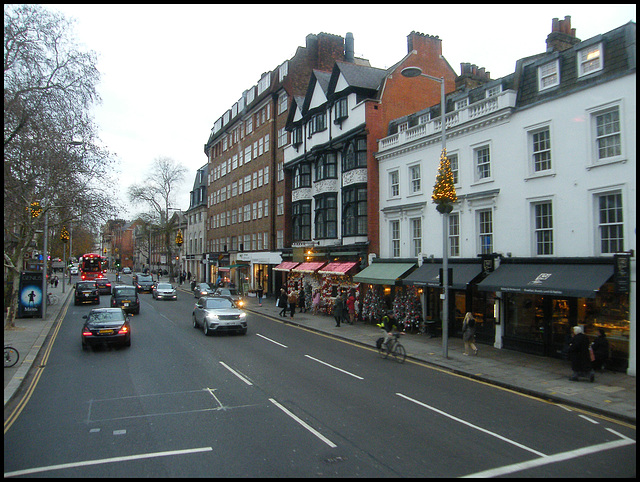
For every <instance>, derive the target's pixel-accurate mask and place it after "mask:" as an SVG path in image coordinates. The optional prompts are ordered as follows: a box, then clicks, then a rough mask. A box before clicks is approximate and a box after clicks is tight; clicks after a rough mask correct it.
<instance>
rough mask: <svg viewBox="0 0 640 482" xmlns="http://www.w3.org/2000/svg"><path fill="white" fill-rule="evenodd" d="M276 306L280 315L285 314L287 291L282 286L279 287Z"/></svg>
mask: <svg viewBox="0 0 640 482" xmlns="http://www.w3.org/2000/svg"><path fill="white" fill-rule="evenodd" d="M278 307H279V308H280V313H278V314H279V315H280V316H284V317H285V318H286V316H287V292H286V291H285V290H284V288H281V289H280V297H279V298H278Z"/></svg>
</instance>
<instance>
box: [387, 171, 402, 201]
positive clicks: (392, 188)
mask: <svg viewBox="0 0 640 482" xmlns="http://www.w3.org/2000/svg"><path fill="white" fill-rule="evenodd" d="M389 197H390V198H398V197H400V171H399V170H398V169H396V170H393V171H391V172H390V173H389Z"/></svg>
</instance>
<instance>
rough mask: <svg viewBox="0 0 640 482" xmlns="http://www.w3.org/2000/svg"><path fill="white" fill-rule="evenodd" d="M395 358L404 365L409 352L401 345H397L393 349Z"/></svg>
mask: <svg viewBox="0 0 640 482" xmlns="http://www.w3.org/2000/svg"><path fill="white" fill-rule="evenodd" d="M393 358H395V359H396V361H397V362H398V363H404V360H405V358H407V351H406V350H405V349H404V347H403V346H402V345H401V344H400V343H396V346H395V347H394V348H393Z"/></svg>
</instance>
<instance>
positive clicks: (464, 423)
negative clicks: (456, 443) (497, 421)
mask: <svg viewBox="0 0 640 482" xmlns="http://www.w3.org/2000/svg"><path fill="white" fill-rule="evenodd" d="M396 395H398V396H399V397H402V398H404V399H406V400H409V401H410V402H413V403H415V404H418V405H420V406H421V407H424V408H428V409H429V410H432V411H434V412H436V413H439V414H440V415H444V416H445V417H448V418H450V419H451V420H455V421H456V422H459V423H461V424H463V425H466V426H468V427H471V428H473V429H476V430H479V431H480V432H484V433H486V434H487V435H491V436H492V437H496V438H498V439H500V440H502V441H504V442H507V443H510V444H512V445H515V446H516V447H520V448H521V449H523V450H526V451H528V452H531V453H533V454H536V455H539V456H540V457H548V456H547V455H545V454H543V453H542V452H538V451H537V450H534V449H532V448H530V447H527V446H526V445H522V444H520V443H518V442H514V441H513V440H510V439H508V438H506V437H503V436H502V435H498V434H497V433H494V432H491V431H489V430H487V429H485V428H482V427H478V426H477V425H474V424H472V423H470V422H467V421H465V420H462V419H461V418H458V417H454V416H453V415H450V414H448V413H446V412H443V411H442V410H438V409H437V408H434V407H430V406H429V405H427V404H425V403H422V402H419V401H418V400H414V399H413V398H410V397H407V396H406V395H403V394H402V393H396Z"/></svg>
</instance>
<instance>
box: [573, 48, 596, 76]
mask: <svg viewBox="0 0 640 482" xmlns="http://www.w3.org/2000/svg"><path fill="white" fill-rule="evenodd" d="M599 70H602V44H597V45H594V46H592V47H589V48H586V49H584V50H580V51H579V52H578V77H582V76H583V75H587V74H590V73H592V72H597V71H599Z"/></svg>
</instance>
